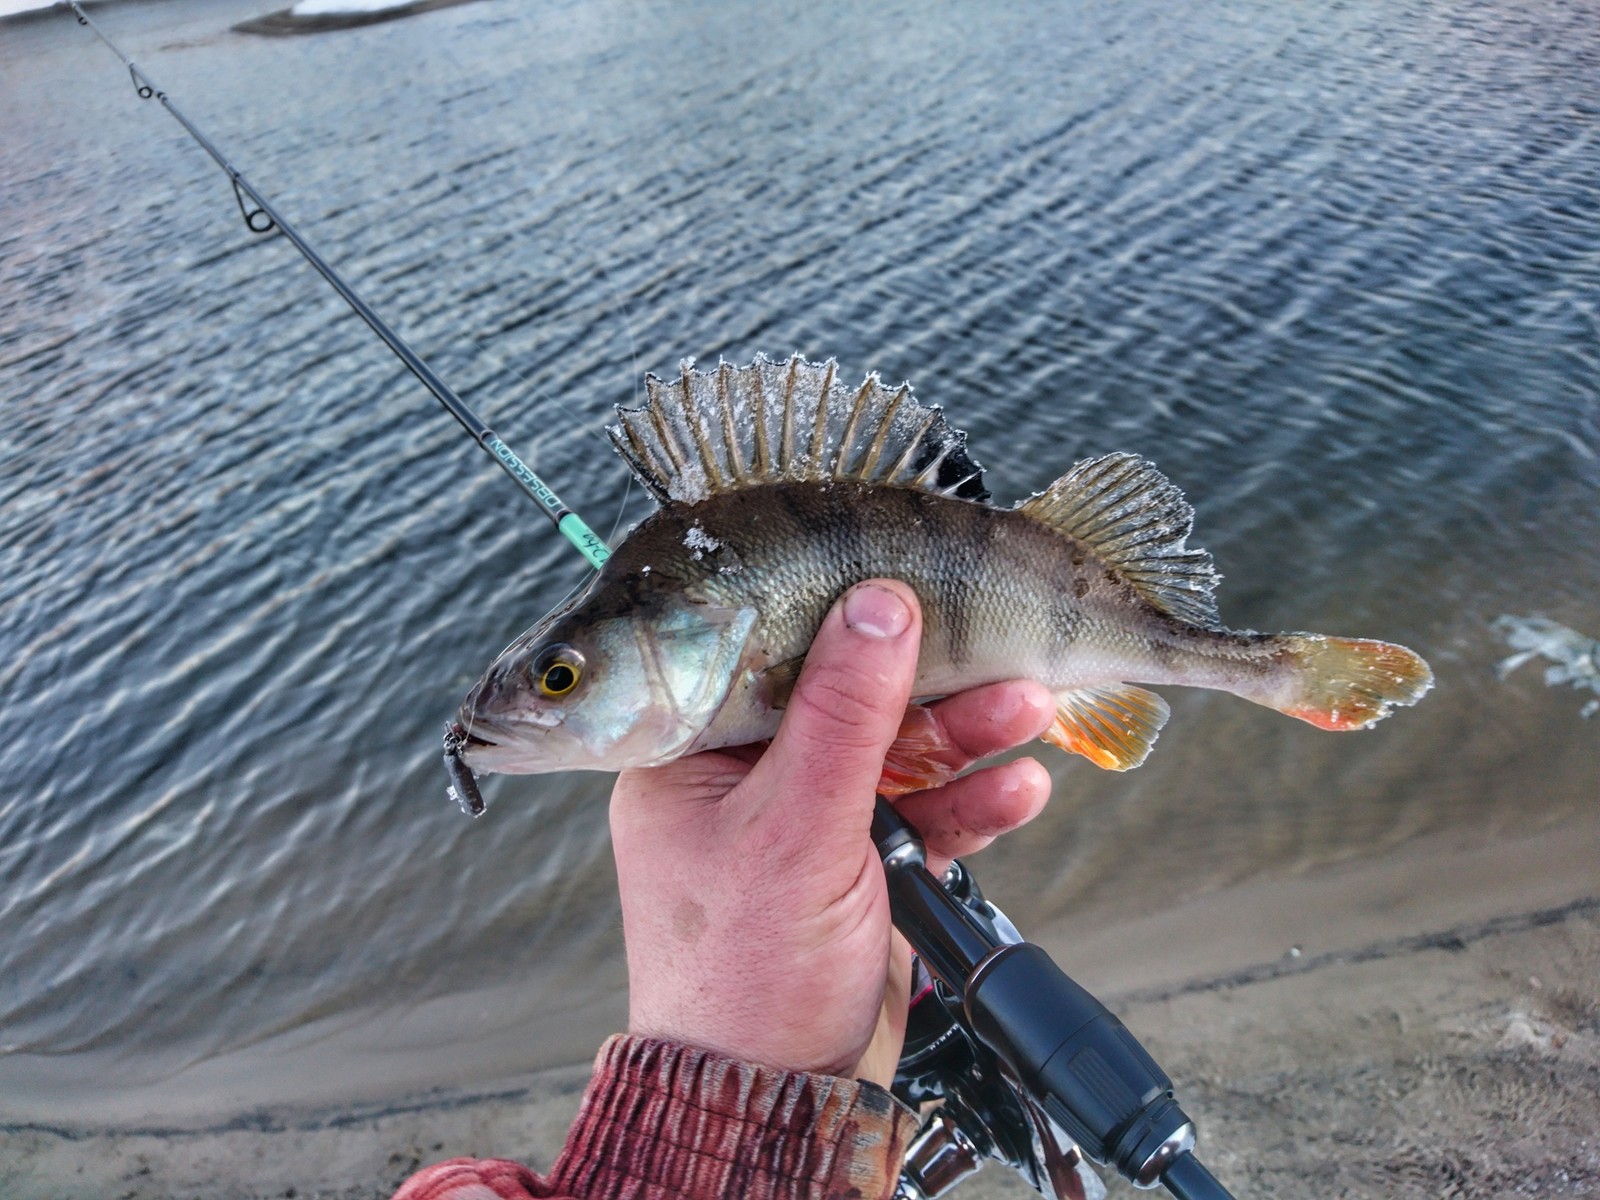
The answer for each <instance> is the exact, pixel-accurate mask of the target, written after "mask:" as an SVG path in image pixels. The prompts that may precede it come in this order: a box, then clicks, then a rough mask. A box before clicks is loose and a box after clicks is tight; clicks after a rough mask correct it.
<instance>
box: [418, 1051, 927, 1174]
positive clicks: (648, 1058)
mask: <svg viewBox="0 0 1600 1200" xmlns="http://www.w3.org/2000/svg"><path fill="white" fill-rule="evenodd" d="M916 1125H917V1121H916V1117H915V1116H914V1115H913V1114H912V1113H911V1112H910V1111H908V1110H907V1109H906V1108H904V1107H903V1106H902V1105H900V1104H899V1103H897V1102H896V1101H895V1100H894V1099H893V1098H892V1097H891V1096H890V1095H889V1093H888V1092H886V1091H884V1090H883V1089H882V1088H880V1087H877V1086H875V1085H873V1084H870V1083H858V1082H856V1081H854V1080H850V1079H838V1078H835V1077H833V1076H829V1075H806V1074H801V1073H798V1072H793V1071H779V1070H775V1069H773V1068H770V1067H761V1066H756V1065H754V1064H751V1063H742V1062H735V1061H733V1060H731V1059H726V1058H719V1057H718V1056H716V1055H714V1054H709V1053H707V1052H706V1051H703V1050H696V1049H693V1048H692V1047H688V1046H680V1045H676V1044H674V1043H670V1042H661V1041H654V1040H652V1039H649V1038H635V1037H613V1038H611V1039H610V1040H609V1041H608V1042H606V1044H605V1045H604V1046H602V1047H601V1049H600V1054H599V1056H598V1058H597V1059H596V1061H595V1072H594V1078H593V1079H592V1080H590V1082H589V1088H588V1091H587V1092H585V1093H584V1098H583V1105H582V1107H581V1108H580V1109H579V1110H578V1117H577V1120H575V1121H574V1122H573V1124H572V1129H571V1130H570V1131H569V1132H568V1134H567V1141H566V1145H565V1146H564V1147H563V1148H562V1151H561V1154H560V1156H559V1157H558V1158H557V1159H556V1162H555V1166H554V1167H553V1168H552V1170H551V1172H550V1174H549V1175H547V1176H542V1177H541V1176H538V1175H535V1174H534V1173H533V1172H532V1171H530V1170H528V1168H527V1167H524V1166H522V1165H520V1164H518V1163H514V1162H508V1161H507V1160H505V1159H476V1160H475V1159H463V1158H458V1159H452V1160H451V1161H450V1162H444V1163H438V1164H436V1165H434V1166H432V1167H428V1168H427V1169H425V1170H423V1171H419V1172H418V1173H417V1174H415V1175H413V1176H412V1177H411V1178H410V1179H408V1180H407V1181H406V1182H405V1184H404V1185H403V1186H402V1187H401V1188H400V1190H399V1191H398V1192H397V1193H395V1196H394V1200H557V1198H563V1200H566V1198H570V1200H614V1198H618V1197H627V1198H628V1200H668V1198H669V1197H693V1198H694V1200H706V1198H711V1197H721V1196H730V1197H744V1198H747V1200H835V1198H837V1200H845V1198H847V1197H849V1198H862V1200H871V1198H873V1197H888V1196H890V1195H891V1194H893V1192H894V1188H895V1183H896V1181H897V1180H898V1178H899V1174H900V1163H901V1160H902V1159H903V1158H904V1157H905V1149H906V1145H907V1143H908V1142H909V1141H910V1139H911V1138H912V1136H913V1135H914V1134H915V1132H916Z"/></svg>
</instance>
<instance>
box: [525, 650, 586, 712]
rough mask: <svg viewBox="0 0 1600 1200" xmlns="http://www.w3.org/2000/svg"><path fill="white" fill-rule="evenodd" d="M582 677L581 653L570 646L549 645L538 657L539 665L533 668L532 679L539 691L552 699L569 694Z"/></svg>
mask: <svg viewBox="0 0 1600 1200" xmlns="http://www.w3.org/2000/svg"><path fill="white" fill-rule="evenodd" d="M582 678H583V655H581V654H579V653H578V652H577V651H576V650H574V649H573V648H572V647H571V646H568V645H564V644H563V645H558V646H551V647H550V648H549V649H548V650H546V651H545V652H544V654H542V655H541V656H540V658H539V665H538V666H537V667H536V668H535V669H534V679H535V680H536V681H537V683H538V687H539V693H540V695H543V696H548V697H550V698H551V699H552V700H558V699H560V698H561V697H562V696H566V695H570V694H571V692H572V689H573V688H575V687H577V686H578V681H579V680H580V679H582Z"/></svg>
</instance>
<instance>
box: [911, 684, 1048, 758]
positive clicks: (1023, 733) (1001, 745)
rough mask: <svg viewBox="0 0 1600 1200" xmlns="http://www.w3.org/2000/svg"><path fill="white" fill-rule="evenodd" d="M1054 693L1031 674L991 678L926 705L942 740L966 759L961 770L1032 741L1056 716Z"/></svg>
mask: <svg viewBox="0 0 1600 1200" xmlns="http://www.w3.org/2000/svg"><path fill="white" fill-rule="evenodd" d="M1055 711H1056V701H1055V697H1054V696H1052V695H1051V694H1050V692H1049V691H1048V690H1047V689H1046V688H1045V687H1044V686H1043V685H1042V684H1038V683H1034V682H1033V681H1032V680H1027V679H1013V680H1011V681H1009V682H1006V683H990V684H985V685H984V686H983V687H975V688H972V689H971V690H970V691H965V692H959V693H957V694H956V695H954V696H949V697H947V698H945V699H943V700H939V701H936V702H935V703H933V704H930V705H928V712H929V714H930V715H931V716H932V717H933V719H934V721H935V722H936V723H937V724H938V726H939V728H940V730H941V731H942V735H943V740H944V741H945V742H947V743H948V744H949V745H950V746H951V747H952V748H953V749H954V750H956V751H958V752H959V753H960V754H961V755H962V756H963V757H964V759H965V761H964V762H963V763H962V764H961V766H960V767H959V768H958V770H963V771H964V770H966V768H967V767H969V766H971V765H972V764H973V763H975V762H977V761H978V760H979V759H980V758H988V757H989V755H991V754H998V753H1000V751H1002V750H1009V749H1011V748H1012V747H1013V746H1020V745H1022V743H1024V742H1029V741H1032V740H1033V739H1034V738H1036V737H1038V736H1039V735H1040V734H1041V733H1043V732H1044V731H1045V730H1046V729H1048V728H1049V727H1050V722H1051V721H1053V720H1054V719H1055Z"/></svg>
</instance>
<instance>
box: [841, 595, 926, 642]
mask: <svg viewBox="0 0 1600 1200" xmlns="http://www.w3.org/2000/svg"><path fill="white" fill-rule="evenodd" d="M844 623H845V624H846V625H848V626H849V627H850V628H851V629H854V630H855V631H856V632H858V633H864V634H866V635H867V636H868V637H879V638H891V637H899V636H900V635H901V634H902V633H904V632H905V631H906V627H907V626H908V625H910V624H911V610H910V609H909V608H907V607H906V602H905V601H904V600H902V599H900V597H899V596H897V595H895V594H894V593H893V592H891V591H890V590H889V589H888V588H884V587H879V586H878V585H877V584H875V583H869V584H864V585H862V586H861V587H858V588H856V589H855V590H854V591H852V592H851V593H850V594H849V595H848V596H846V597H845V598H844Z"/></svg>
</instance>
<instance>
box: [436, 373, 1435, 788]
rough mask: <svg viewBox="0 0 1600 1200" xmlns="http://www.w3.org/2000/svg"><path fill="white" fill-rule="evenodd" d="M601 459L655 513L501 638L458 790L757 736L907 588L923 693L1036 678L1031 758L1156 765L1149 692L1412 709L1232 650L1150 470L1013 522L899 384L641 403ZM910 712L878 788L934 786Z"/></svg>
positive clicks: (1273, 642)
mask: <svg viewBox="0 0 1600 1200" xmlns="http://www.w3.org/2000/svg"><path fill="white" fill-rule="evenodd" d="M647 385H648V398H647V401H646V403H645V405H644V406H643V407H642V408H639V409H635V410H623V409H620V408H619V409H618V416H619V418H620V420H619V423H618V424H617V425H616V426H615V427H613V428H611V429H610V430H609V431H608V432H609V433H610V436H611V440H612V442H613V444H614V445H615V446H616V448H617V450H618V452H619V453H620V454H621V455H622V457H623V458H624V459H625V460H626V461H627V463H628V465H629V467H630V468H631V469H632V471H633V473H634V474H635V475H636V476H637V477H638V478H639V480H640V481H641V482H642V483H643V484H644V486H645V487H646V488H647V489H648V490H649V491H650V492H651V493H652V494H653V495H654V496H655V498H656V499H657V500H658V501H659V502H660V506H659V507H658V508H657V509H656V511H655V512H654V513H652V514H651V515H650V516H649V517H648V518H647V519H645V520H644V521H643V522H641V523H640V524H639V525H638V526H637V527H636V528H635V529H634V530H633V531H632V532H631V533H630V534H629V535H628V537H627V538H626V539H625V540H624V541H623V543H622V544H621V545H620V546H618V547H617V549H616V551H615V553H614V554H613V555H612V557H611V559H610V561H609V562H608V563H607V564H606V565H605V567H604V568H603V569H602V570H601V571H600V572H599V574H598V575H596V577H595V578H594V579H593V581H592V582H591V583H590V585H589V586H588V588H587V589H586V590H585V591H584V592H583V593H582V594H581V595H579V596H578V597H577V598H575V599H574V600H572V601H571V602H570V603H568V604H566V605H563V606H562V607H561V608H559V609H558V610H556V611H555V612H553V613H551V614H550V615H549V616H548V617H546V618H545V619H544V620H543V621H541V622H540V623H539V624H538V625H537V626H536V627H535V628H533V629H532V630H531V631H529V632H528V633H526V634H524V635H523V636H522V637H520V638H518V639H517V640H516V641H515V642H514V643H513V644H512V645H511V646H510V647H508V648H507V649H506V650H505V651H504V652H503V653H502V654H501V655H500V657H499V658H498V659H497V660H496V661H495V662H494V664H493V665H492V666H491V667H490V668H489V670H488V672H487V673H486V674H485V675H484V676H483V678H482V679H481V680H480V681H479V682H478V683H477V685H476V686H474V687H473V689H472V690H471V692H470V693H469V694H468V696H467V698H466V700H465V701H464V703H463V704H462V707H461V712H460V723H461V726H462V727H463V729H464V731H465V734H466V738H465V746H464V748H463V756H464V758H465V760H466V762H467V764H468V765H469V766H471V767H472V768H473V769H474V770H478V771H490V772H494V771H499V772H510V773H518V774H520V773H532V772H541V771H556V770H568V769H573V768H592V769H599V770H607V771H615V770H621V769H623V768H626V767H636V766H650V765H656V764H660V763H664V762H668V761H670V760H672V759H675V758H677V757H679V756H681V755H685V754H691V753H694V752H696V751H700V750H707V749H714V748H716V747H721V746H732V745H741V744H744V743H748V742H754V741H758V740H760V739H763V738H768V737H771V736H772V734H773V733H774V731H775V730H776V729H777V726H778V721H779V718H780V716H781V714H782V710H783V708H784V706H785V704H786V703H787V701H788V698H789V696H790V694H791V692H792V690H793V687H794V683H795V680H796V678H797V676H798V674H799V669H800V665H801V664H802V662H803V661H804V658H805V653H806V650H807V648H808V647H809V645H810V643H811V639H812V637H813V636H814V634H815V633H816V630H817V628H818V627H819V625H820V624H821V622H822V619H823V617H824V616H825V615H826V613H827V611H828V608H829V606H830V605H831V604H832V603H833V602H834V600H835V599H836V598H837V597H838V596H839V595H840V594H841V593H843V592H844V591H845V590H846V589H847V588H849V587H850V586H851V585H852V584H854V583H857V582H859V581H860V580H863V579H868V578H873V577H889V578H895V579H900V580H904V581H905V582H906V583H907V584H909V585H910V586H911V587H912V588H913V589H914V590H915V591H916V593H917V596H918V598H919V600H920V601H921V604H922V610H923V640H922V648H921V657H920V659H919V663H918V670H917V677H916V683H915V694H916V695H917V696H920V697H933V696H940V695H945V694H949V693H952V692H957V691H961V690H963V689H965V688H970V687H974V686H977V685H979V684H983V683H989V682H994V681H998V680H1005V679H1018V678H1029V679H1036V680H1038V681H1039V682H1040V683H1042V684H1044V685H1045V686H1046V687H1047V688H1049V689H1050V691H1051V692H1052V693H1053V694H1054V696H1055V699H1056V704H1057V715H1056V719H1055V722H1054V724H1053V726H1052V727H1051V728H1050V729H1049V730H1048V731H1047V732H1046V734H1045V740H1046V741H1048V742H1051V743H1053V744H1055V745H1057V746H1059V747H1061V748H1062V749H1064V750H1067V751H1070V752H1071V753H1074V754H1081V755H1083V756H1084V757H1085V758H1088V759H1089V760H1090V761H1091V762H1093V763H1095V764H1096V765H1098V766H1100V767H1104V768H1107V769H1110V770H1126V769H1128V768H1130V767H1135V766H1138V765H1139V764H1140V763H1141V762H1143V761H1144V758H1145V756H1146V755H1147V754H1148V753H1149V751H1150V747H1151V744H1152V743H1153V742H1154V741H1155V739H1156V734H1157V733H1158V732H1159V731H1160V729H1161V727H1162V725H1163V724H1164V723H1165V722H1166V720H1167V716H1168V708H1167V704H1166V702H1165V701H1164V700H1162V698H1161V697H1160V696H1158V695H1156V694H1155V693H1154V692H1151V691H1149V690H1147V689H1146V687H1145V686H1141V685H1157V686H1159V685H1163V684H1180V685H1184V686H1188V687H1203V688H1214V689H1217V690H1220V691H1224V692H1231V693H1232V694H1234V695H1236V696H1240V697H1243V698H1244V699H1246V700H1250V701H1253V702H1254V703H1257V704H1263V705H1266V706H1268V707H1269V708H1274V709H1277V710H1278V711H1279V712H1283V713H1287V714H1288V715H1289V716H1292V717H1298V718H1300V719H1301V720H1304V721H1309V722H1311V723H1312V724H1314V725H1317V726H1319V727H1321V728H1323V729H1334V730H1347V729H1364V728H1366V727H1367V726H1369V725H1371V724H1373V723H1374V722H1375V721H1378V720H1380V719H1381V718H1382V717H1384V716H1386V715H1387V714H1388V713H1389V711H1390V709H1391V708H1392V707H1393V706H1395V705H1407V704H1414V703H1415V702H1416V701H1417V700H1418V699H1420V698H1421V696H1422V695H1423V693H1424V692H1426V691H1427V690H1428V688H1429V686H1430V685H1431V683H1432V673H1431V672H1430V671H1429V669H1428V665H1427V664H1426V663H1425V662H1424V661H1423V660H1422V659H1421V658H1419V657H1418V656H1417V655H1416V654H1414V653H1412V652H1411V651H1410V650H1407V649H1406V648H1404V647H1403V646H1396V645H1392V644H1390V643H1387V642H1379V641H1368V640H1358V639H1351V638H1340V637H1325V636H1322V635H1319V634H1309V633H1282V634H1263V633H1252V632H1242V631H1238V630H1232V629H1228V628H1226V627H1225V626H1224V625H1223V624H1222V623H1221V621H1220V619H1219V617H1218V614H1217V606H1216V600H1215V597H1214V591H1215V587H1216V584H1217V580H1218V576H1217V574H1216V571H1215V570H1214V569H1213V567H1212V564H1211V559H1210V556H1209V555H1207V554H1206V553H1205V551H1203V550H1200V549H1197V548H1194V547H1190V546H1187V545H1186V544H1185V540H1186V538H1187V537H1188V535H1189V533H1190V529H1191V526H1192V523H1193V510H1192V509H1191V508H1190V506H1189V504H1188V503H1187V502H1186V501H1185V500H1184V499H1183V495H1182V493H1181V492H1179V491H1178V489H1177V488H1176V487H1174V486H1173V485H1172V484H1171V483H1170V482H1168V480H1167V479H1166V477H1165V476H1163V475H1162V474H1161V473H1160V472H1158V471H1157V470H1156V469H1155V468H1154V467H1153V466H1152V465H1151V464H1150V463H1148V462H1146V461H1145V460H1144V459H1142V458H1139V457H1137V456H1135V455H1132V454H1123V453H1117V454H1107V455H1105V456H1103V457H1100V458H1093V459H1089V460H1086V461H1084V462H1080V463H1078V464H1077V465H1076V466H1075V467H1073V468H1072V469H1071V470H1070V471H1068V472H1067V473H1066V474H1065V475H1063V476H1062V477H1061V478H1060V479H1058V480H1057V481H1056V482H1055V483H1054V484H1052V485H1051V486H1050V487H1049V488H1048V489H1046V490H1045V491H1044V492H1042V493H1039V494H1038V495H1035V496H1033V497H1031V498H1029V499H1027V500H1024V501H1022V502H1021V503H1019V504H1018V505H1016V506H1015V507H1012V508H1003V507H999V506H997V505H994V504H991V503H990V502H989V496H988V493H987V492H986V491H985V490H984V486H983V477H982V471H981V469H980V467H979V466H978V464H977V463H976V462H975V461H974V460H973V459H972V458H971V457H970V455H969V454H968V452H967V448H966V436H965V434H963V433H961V432H959V431H957V430H955V429H952V428H951V427H950V426H949V425H948V424H947V423H946V422H945V419H944V416H943V413H942V412H941V410H940V409H938V408H930V407H927V406H924V405H923V404H921V403H919V402H918V401H917V400H915V399H914V398H913V397H912V396H911V393H910V388H909V385H902V386H900V387H898V388H890V387H887V386H885V385H884V384H883V383H881V382H880V381H879V380H878V378H877V377H876V376H869V377H868V378H867V379H866V381H865V382H864V383H862V384H859V385H857V386H854V387H851V386H848V385H845V384H842V383H841V382H840V380H839V379H838V370H837V366H836V364H834V363H833V362H832V361H829V362H827V363H810V362H807V361H805V360H803V359H801V358H798V357H796V358H791V359H789V360H788V361H787V362H772V361H769V360H767V359H764V358H757V359H756V361H755V362H754V363H753V364H751V365H749V366H745V367H733V366H729V365H727V364H723V365H721V366H719V367H718V368H717V369H716V370H714V371H697V370H695V369H693V366H692V364H685V365H684V367H683V368H682V370H681V373H680V375H679V377H678V378H677V379H675V380H672V381H663V380H660V379H657V378H655V377H654V376H652V377H650V378H649V379H648V380H647ZM932 736H933V723H932V721H931V720H930V719H928V718H927V717H926V714H925V712H924V710H922V709H920V708H915V707H914V708H913V709H912V710H911V711H910V712H908V714H907V719H906V722H905V724H904V725H903V726H902V728H901V737H900V740H899V741H897V742H896V744H895V747H894V749H893V751H892V752H891V755H890V760H889V763H888V764H887V765H886V769H885V778H884V787H885V790H887V791H889V792H905V791H910V790H914V789H916V788H919V787H928V786H932V785H934V784H936V783H939V782H942V781H943V780H944V779H945V778H947V774H946V772H945V771H944V770H943V768H941V767H940V766H938V764H937V763H935V762H932V761H930V760H929V758H928V751H929V750H931V749H933V748H934V747H933V745H932V743H931V742H930V740H929V739H930V738H932Z"/></svg>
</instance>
